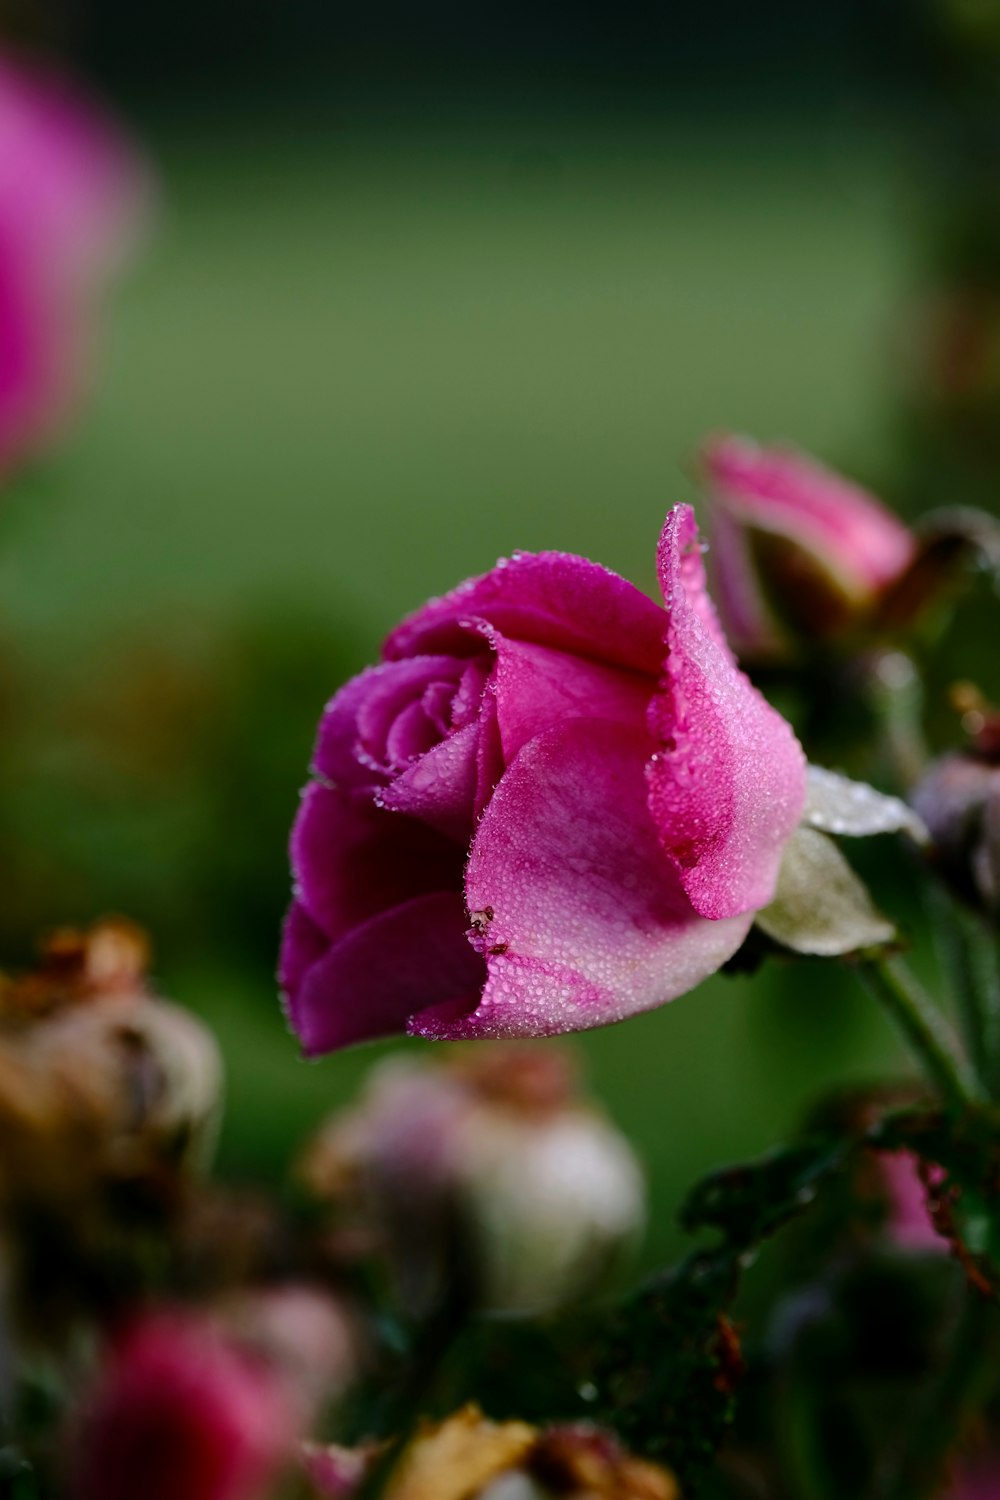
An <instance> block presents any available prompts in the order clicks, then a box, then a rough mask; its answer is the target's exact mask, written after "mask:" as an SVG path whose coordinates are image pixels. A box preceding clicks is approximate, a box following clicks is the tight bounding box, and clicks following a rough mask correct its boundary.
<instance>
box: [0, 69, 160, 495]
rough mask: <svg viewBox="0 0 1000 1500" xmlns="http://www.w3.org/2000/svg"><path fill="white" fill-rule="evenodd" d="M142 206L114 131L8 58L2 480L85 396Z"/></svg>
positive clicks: (1, 117) (0, 174) (83, 103)
mask: <svg viewBox="0 0 1000 1500" xmlns="http://www.w3.org/2000/svg"><path fill="white" fill-rule="evenodd" d="M144 201H145V189H144V180H143V172H142V170H141V168H140V166H139V164H138V161H137V159H136V157H135V156H134V155H133V153H132V151H131V148H130V147H129V145H128V144H127V143H126V142H125V141H124V140H123V139H122V137H121V136H120V135H119V133H118V131H117V129H116V128H115V127H114V126H113V125H112V124H111V123H110V121H109V120H107V119H106V118H105V117H104V116H103V115H101V114H99V113H98V111H97V110H96V108H95V107H94V106H93V105H92V104H91V103H89V102H88V101H87V100H85V99H83V98H82V97H80V95H79V94H78V93H77V92H76V90H75V89H73V88H71V87H70V86H69V85H68V84H67V83H66V82H65V81H64V80H63V79H62V78H60V77H59V76H57V75H56V74H54V73H49V72H43V71H42V70H40V69H38V68H33V67H32V68H29V67H28V66H26V65H25V64H23V63H22V62H19V61H18V62H15V61H14V60H13V59H12V58H11V57H9V56H7V57H4V56H2V55H0V474H3V473H4V472H6V471H7V470H8V469H10V467H11V466H12V465H13V464H15V463H18V462H20V461H21V460H23V459H24V458H25V457H26V456H28V455H29V454H31V453H32V452H33V451H34V450H35V449H37V448H38V447H40V446H43V445H44V444H46V443H47V442H48V441H49V440H50V438H52V437H53V436H54V435H56V433H57V432H58V429H59V428H60V426H61V425H62V422H63V420H64V418H65V417H66V415H67V413H68V411H69V409H70V408H71V407H72V405H73V403H74V401H75V400H76V398H77V396H78V395H79V392H80V387H81V385H82V383H83V380H84V377H85V374H86V366H87V355H88V348H89V344H90V335H91V327H90V325H91V321H92V315H93V313H94V311H95V308H96V302H97V297H98V294H99V292H100V290H101V288H102V286H103V284H104V282H105V281H106V279H107V278H108V276H109V274H110V272H111V271H113V270H114V269H115V267H116V265H117V263H118V262H119V261H120V260H121V258H122V256H123V253H124V251H125V249H126V248H127V245H128V242H129V240H130V239H131V238H132V237H133V235H134V233H135V231H136V229H137V226H138V222H139V218H140V211H141V208H142V206H143V203H144Z"/></svg>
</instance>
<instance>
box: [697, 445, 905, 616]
mask: <svg viewBox="0 0 1000 1500" xmlns="http://www.w3.org/2000/svg"><path fill="white" fill-rule="evenodd" d="M705 464H706V467H707V470H708V475H709V478H710V480H711V482H712V484H713V487H714V490H715V504H716V505H717V506H718V507H720V508H721V509H722V510H724V511H726V512H728V513H729V515H731V516H732V517H733V518H734V519H735V520H736V521H738V522H740V523H742V524H744V525H748V526H753V527H756V528H758V529H760V530H762V531H770V532H774V533H775V534H777V535H779V536H784V537H788V538H789V539H790V540H792V541H794V542H797V543H798V545H799V546H801V547H804V548H805V549H806V550H807V551H810V552H812V553H813V554H814V555H815V556H816V557H817V558H818V559H819V561H820V563H822V565H823V566H824V568H826V569H828V570H829V571H831V572H832V573H834V574H835V575H836V577H837V579H838V582H839V583H840V585H841V587H842V588H843V590H844V592H845V593H846V594H848V595H849V596H852V597H855V598H857V599H859V600H864V599H866V598H867V597H868V596H870V595H872V594H875V593H877V592H878V591H879V590H881V589H882V588H884V587H885V586H886V585H887V584H889V583H892V582H893V580H894V579H896V578H898V577H899V575H900V574H901V573H902V572H903V571H904V570H905V569H906V567H908V565H909V563H910V562H911V561H912V559H913V555H914V551H915V542H914V538H913V536H912V534H911V532H910V531H908V530H907V528H906V527H905V526H904V525H903V523H902V521H900V520H899V519H898V517H896V516H894V515H893V514H892V512H891V511H889V510H886V508H885V507H884V506H883V505H881V504H880V503H879V502H878V501H877V500H876V499H875V497H874V496H873V495H869V494H868V493H867V492H866V491H865V490H862V489H860V488H859V487H858V486H857V485H854V484H851V483H850V482H849V481H848V480H846V479H844V478H842V477H841V476H840V475H839V474H835V473H833V471H832V470H830V469H825V468H823V467H821V465H819V464H818V463H816V462H814V461H813V460H811V459H809V458H806V457H805V456H804V455H802V454H799V453H797V452H795V451H794V450H791V449H785V448H770V449H768V448H759V447H758V446H757V444H756V443H753V442H750V441H749V440H748V439H746V438H738V437H724V438H718V439H716V440H715V441H714V442H712V443H710V444H709V445H708V447H707V448H706V450H705Z"/></svg>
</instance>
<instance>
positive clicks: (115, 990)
mask: <svg viewBox="0 0 1000 1500" xmlns="http://www.w3.org/2000/svg"><path fill="white" fill-rule="evenodd" d="M147 954H148V949H147V946H146V943H145V939H144V937H143V936H142V935H141V934H140V933H139V931H138V929H135V928H132V927H131V926H129V925H128V924H125V923H121V922H117V921H115V922H105V923H99V924H97V926H95V927H93V928H91V929H90V930H89V931H87V932H84V933H70V932H62V933H58V934H56V936H55V937H54V938H53V939H52V940H51V941H50V942H49V944H48V945H47V947H46V949H45V952H44V955H43V959H42V963H41V965H40V966H39V968H38V970H37V971H35V972H34V973H32V974H29V975H26V976H24V977H21V978H17V979H12V980H7V981H5V982H4V984H3V985H2V987H0V1214H2V1223H3V1230H4V1233H5V1235H6V1237H7V1240H8V1246H9V1249H10V1251H11V1258H12V1265H13V1268H14V1275H15V1277H16V1278H18V1279H19V1282H20V1285H19V1295H18V1299H17V1302H18V1306H19V1308H20V1309H21V1311H22V1312H25V1313H28V1314H30V1317H31V1319H32V1321H33V1323H34V1324H36V1325H37V1326H38V1328H39V1329H40V1330H41V1331H43V1332H44V1334H45V1336H49V1335H50V1334H52V1335H54V1334H56V1333H57V1331H58V1329H59V1328H60V1327H61V1326H62V1324H63V1323H64V1321H65V1319H66V1317H67V1316H68V1315H71V1309H72V1308H73V1306H74V1305H75V1302H76V1299H77V1296H78V1294H79V1293H80V1289H81V1288H82V1287H83V1286H84V1285H86V1286H90V1287H93V1285H94V1284H95V1282H94V1277H95V1275H98V1277H99V1279H101V1280H102V1281H103V1280H106V1281H108V1283H109V1287H108V1291H109V1295H112V1294H113V1283H115V1281H116V1280H120V1275H119V1273H118V1272H116V1273H112V1272H111V1271H110V1270H109V1269H108V1268H109V1267H110V1266H112V1265H119V1267H120V1264H121V1260H122V1257H123V1256H125V1257H126V1258H128V1254H129V1252H128V1248H127V1247H128V1245H129V1244H130V1243H131V1240H130V1236H131V1235H132V1234H133V1233H134V1232H135V1231H136V1229H137V1228H138V1227H139V1226H141V1225H148V1226H150V1227H151V1228H155V1227H156V1226H157V1225H162V1224H163V1222H164V1218H165V1216H166V1215H169V1214H171V1213H172V1212H173V1211H174V1209H175V1207H176V1206H177V1205H178V1203H179V1201H180V1199H181V1197H182V1194H183V1191H184V1187H185V1184H186V1181H187V1179H188V1177H189V1175H190V1173H191V1172H192V1170H197V1169H198V1168H199V1167H200V1166H201V1165H203V1163H204V1161H205V1158H206V1155H207V1153H208V1152H209V1151H210V1150H211V1147H212V1144H213V1141H214V1136H215V1129H216V1121H217V1116H218V1111H219V1105H220V1100H221V1093H222V1064H221V1059H220V1056H219V1051H218V1048H217V1046H216V1044H215V1041H214V1039H213V1037H212V1036H211V1034H210V1033H209V1032H208V1031H207V1030H206V1029H205V1027H204V1026H203V1025H202V1024H201V1022H200V1021H198V1020H197V1019H196V1018H195V1017H194V1016H193V1015H191V1014H189V1013H188V1012H187V1011H184V1010H182V1009H180V1008H179V1007H178V1006H175V1005H171V1004H169V1003H168V1002H167V1001H164V1000H159V999H157V998H156V997H155V996H154V995H153V994H151V993H150V991H149V990H148V988H147V986H146V981H145V975H144V971H145V964H146V959H147ZM140 1258H141V1256H140ZM87 1267H89V1268H90V1269H86V1268H87ZM101 1268H103V1269H101ZM43 1323H45V1324H46V1326H45V1328H44V1329H43V1330H42V1329H41V1325H42V1324H43Z"/></svg>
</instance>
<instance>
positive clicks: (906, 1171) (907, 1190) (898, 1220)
mask: <svg viewBox="0 0 1000 1500" xmlns="http://www.w3.org/2000/svg"><path fill="white" fill-rule="evenodd" d="M876 1161H877V1164H878V1170H879V1176H880V1178H881V1186H882V1191H883V1193H884V1196H885V1202H886V1208H887V1210H888V1212H887V1214H886V1220H885V1225H884V1230H885V1233H886V1235H887V1236H888V1238H889V1239H890V1240H891V1241H892V1243H893V1244H894V1245H897V1246H898V1247H899V1248H900V1249H901V1250H930V1251H933V1252H934V1253H936V1254H941V1253H944V1254H948V1252H949V1248H950V1247H949V1245H948V1242H947V1240H945V1239H944V1238H942V1236H941V1235H939V1234H938V1232H937V1230H936V1229H935V1228H934V1221H933V1219H932V1218H931V1215H930V1210H929V1208H928V1206H927V1191H926V1189H925V1187H924V1184H923V1182H922V1180H921V1176H920V1163H919V1160H918V1158H917V1157H916V1156H914V1154H913V1152H912V1151H879V1152H878V1153H877V1155H876ZM935 1175H940V1169H939V1170H938V1173H937V1174H935Z"/></svg>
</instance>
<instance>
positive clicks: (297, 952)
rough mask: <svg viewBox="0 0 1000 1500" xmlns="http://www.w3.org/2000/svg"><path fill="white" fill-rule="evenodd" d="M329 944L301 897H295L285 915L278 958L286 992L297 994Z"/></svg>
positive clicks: (280, 978)
mask: <svg viewBox="0 0 1000 1500" xmlns="http://www.w3.org/2000/svg"><path fill="white" fill-rule="evenodd" d="M329 946H330V939H329V938H328V937H327V935H326V933H325V932H324V931H323V929H322V928H321V927H317V925H316V923H315V922H314V921H313V919H312V917H311V916H310V915H309V913H308V912H307V911H306V909H305V907H304V906H303V905H302V903H301V901H293V902H292V904H291V906H290V907H289V909H288V915H287V917H286V918H285V928H284V931H283V933H282V935H281V956H280V958H279V960H278V983H279V984H280V986H281V989H282V992H283V993H284V994H295V993H296V991H297V990H298V988H299V985H300V984H301V983H302V981H303V979H304V978H305V976H306V974H307V973H308V972H309V970H310V969H311V968H312V966H313V964H315V963H317V962H318V961H319V960H320V959H321V958H322V957H323V954H324V953H325V952H326V950H327V949H328V948H329Z"/></svg>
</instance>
